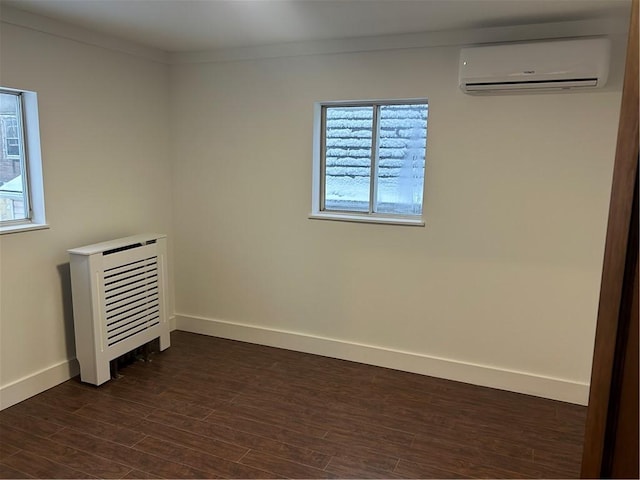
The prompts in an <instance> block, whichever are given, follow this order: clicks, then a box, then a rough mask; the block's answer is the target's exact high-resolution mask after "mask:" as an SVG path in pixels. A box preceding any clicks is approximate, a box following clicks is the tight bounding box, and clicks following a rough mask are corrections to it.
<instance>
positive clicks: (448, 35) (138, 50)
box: [1, 5, 629, 65]
mask: <svg viewBox="0 0 640 480" xmlns="http://www.w3.org/2000/svg"><path fill="white" fill-rule="evenodd" d="M1 13H2V15H1V21H2V22H3V23H6V24H9V25H16V26H19V27H23V28H28V29H31V30H35V31H38V32H42V33H46V34H49V35H53V36H56V37H60V38H66V39H69V40H74V41H77V42H80V43H85V44H87V45H93V46H96V47H101V48H106V49H108V50H115V51H118V52H121V53H126V54H129V55H134V56H137V57H141V58H145V59H147V60H151V61H155V62H158V63H164V64H169V65H181V64H191V63H217V62H234V61H244V60H256V59H264V58H281V57H295V56H302V55H326V54H336V53H353V52H371V51H377V50H397V49H406V48H424V47H443V46H456V45H474V44H481V43H499V42H515V41H526V40H536V39H549V38H565V37H580V36H585V35H611V34H620V35H624V38H625V39H626V32H627V30H628V23H629V21H628V18H626V17H625V18H619V17H609V18H602V19H591V20H576V21H569V22H553V23H541V24H531V25H514V26H505V27H489V28H477V29H469V30H449V31H440V32H422V33H409V34H400V35H381V36H373V37H357V38H343V39H331V40H317V41H308V42H292V43H280V44H274V45H260V46H255V47H239V48H224V49H217V50H206V51H200V52H173V53H170V52H166V51H163V50H161V49H158V48H152V47H147V46H145V45H141V44H138V43H136V42H132V41H129V40H125V39H122V38H118V37H115V36H112V35H108V34H103V33H99V32H96V31H93V30H90V29H86V28H83V27H79V26H77V25H73V24H71V23H67V22H63V21H60V20H55V19H53V18H49V17H45V16H42V15H37V14H33V13H30V12H26V11H24V10H20V9H17V8H14V7H8V6H6V5H2V6H1Z"/></svg>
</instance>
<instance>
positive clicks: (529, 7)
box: [1, 0, 631, 52]
mask: <svg viewBox="0 0 640 480" xmlns="http://www.w3.org/2000/svg"><path fill="white" fill-rule="evenodd" d="M1 1H2V3H3V4H4V5H9V6H10V7H13V8H16V9H20V10H25V11H28V12H31V13H37V14H40V15H44V16H47V17H51V18H54V19H57V20H62V21H65V22H68V23H72V24H75V25H78V26H82V27H85V28H88V29H91V30H95V31H98V32H102V33H106V34H110V35H113V36H116V37H120V38H123V39H126V40H130V41H133V42H136V43H139V44H141V45H146V46H149V47H154V48H157V49H160V50H164V51H167V52H197V51H208V50H217V49H224V48H233V47H247V46H258V45H270V44H277V43H283V42H300V41H310V40H326V39H334V38H351V37H362V36H378V35H390V34H402V33H417V32H433V31H443V30H458V29H468V28H482V27H498V26H506V25H522V24H534V23H546V22H559V21H572V20H588V19H594V18H624V17H627V16H628V14H629V11H630V4H631V0H1Z"/></svg>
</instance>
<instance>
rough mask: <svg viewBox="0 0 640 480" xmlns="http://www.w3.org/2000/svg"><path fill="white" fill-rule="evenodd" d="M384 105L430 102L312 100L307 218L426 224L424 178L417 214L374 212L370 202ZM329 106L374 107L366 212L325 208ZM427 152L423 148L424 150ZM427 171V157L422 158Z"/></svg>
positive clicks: (375, 180) (374, 192)
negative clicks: (310, 176)
mask: <svg viewBox="0 0 640 480" xmlns="http://www.w3.org/2000/svg"><path fill="white" fill-rule="evenodd" d="M387 105H429V101H428V99H427V98H405V99H393V100H388V99H387V100H356V101H328V102H315V103H314V112H313V115H314V122H313V171H312V188H311V195H312V199H311V213H310V214H309V218H310V219H316V220H337V221H346V222H360V223H381V224H391V225H408V226H421V227H423V226H425V220H424V198H425V190H426V182H423V192H422V213H421V214H420V215H402V214H393V213H377V212H373V205H374V203H375V199H376V196H377V185H378V181H379V180H378V165H379V155H380V148H379V141H380V134H379V114H378V113H376V112H377V111H379V108H380V107H383V106H387ZM330 107H372V108H373V110H374V113H373V120H372V126H371V129H372V139H371V152H372V155H371V164H370V176H371V179H370V182H371V187H370V189H369V212H357V211H346V210H345V211H339V210H326V209H325V188H326V141H325V135H326V113H325V112H326V109H327V108H330ZM425 156H426V152H425ZM425 171H426V158H425Z"/></svg>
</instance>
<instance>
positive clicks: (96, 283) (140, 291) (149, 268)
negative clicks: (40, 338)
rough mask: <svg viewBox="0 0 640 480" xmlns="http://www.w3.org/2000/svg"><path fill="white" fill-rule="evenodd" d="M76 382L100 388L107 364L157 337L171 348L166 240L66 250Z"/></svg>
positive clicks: (140, 238) (137, 239) (135, 239)
mask: <svg viewBox="0 0 640 480" xmlns="http://www.w3.org/2000/svg"><path fill="white" fill-rule="evenodd" d="M68 252H69V255H70V258H71V260H70V262H71V290H72V296H73V320H74V328H75V340H76V356H77V358H78V362H79V363H80V379H81V380H82V381H83V382H87V383H92V384H94V385H100V384H102V383H104V382H106V381H107V380H109V379H110V378H111V373H110V368H109V362H110V361H111V360H113V359H115V358H117V357H119V356H120V355H123V354H125V353H127V352H129V351H131V350H133V349H135V348H137V347H139V346H141V345H144V344H145V343H147V342H149V341H151V340H154V339H156V338H160V350H165V349H166V348H168V347H169V345H170V339H169V323H168V320H167V312H166V299H167V273H166V272H167V268H166V257H167V254H166V252H167V246H166V235H163V234H141V235H134V236H132V237H126V238H119V239H116V240H111V241H108V242H103V243H97V244H94V245H87V246H84V247H79V248H73V249H71V250H68Z"/></svg>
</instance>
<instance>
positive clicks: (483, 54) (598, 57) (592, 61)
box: [459, 38, 610, 90]
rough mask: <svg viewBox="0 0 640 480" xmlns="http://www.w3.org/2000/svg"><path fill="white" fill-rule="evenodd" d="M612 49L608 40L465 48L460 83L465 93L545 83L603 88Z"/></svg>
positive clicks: (527, 86)
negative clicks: (480, 87)
mask: <svg viewBox="0 0 640 480" xmlns="http://www.w3.org/2000/svg"><path fill="white" fill-rule="evenodd" d="M609 49H610V41H609V40H608V39H606V38H589V39H578V40H560V41H545V42H534V43H525V44H503V45H489V46H478V47H469V48H463V49H462V50H461V52H460V64H459V83H460V86H461V88H463V90H470V89H471V88H469V87H471V86H476V85H486V86H487V88H488V87H490V86H493V88H501V89H502V87H504V88H505V89H517V88H518V86H519V85H522V86H523V87H525V88H533V87H530V86H531V85H534V84H535V83H544V82H553V83H558V84H561V83H563V82H564V83H565V87H566V88H569V87H573V86H587V83H586V82H590V84H589V86H593V87H601V86H603V85H604V83H605V82H606V80H607V76H608V64H609ZM541 87H542V86H541ZM557 87H559V88H561V87H562V85H557Z"/></svg>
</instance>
